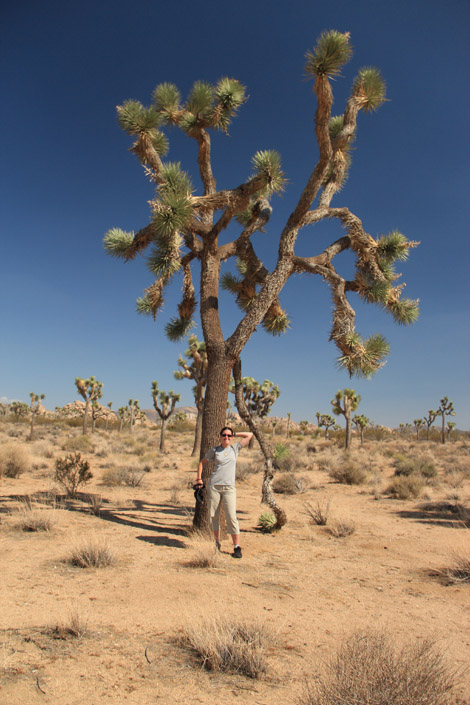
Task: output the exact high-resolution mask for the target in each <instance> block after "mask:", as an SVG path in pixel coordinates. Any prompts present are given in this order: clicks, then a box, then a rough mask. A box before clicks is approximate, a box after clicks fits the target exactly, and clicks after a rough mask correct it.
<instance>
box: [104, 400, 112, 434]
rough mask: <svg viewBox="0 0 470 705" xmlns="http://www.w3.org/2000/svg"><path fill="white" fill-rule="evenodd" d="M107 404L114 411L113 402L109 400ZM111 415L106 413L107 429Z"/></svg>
mask: <svg viewBox="0 0 470 705" xmlns="http://www.w3.org/2000/svg"><path fill="white" fill-rule="evenodd" d="M107 406H108V409H109V410H110V411H111V412H112V410H113V402H112V401H108V405H107ZM109 417H110V414H106V431H107V430H108V424H109Z"/></svg>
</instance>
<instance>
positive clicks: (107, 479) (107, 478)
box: [101, 465, 148, 487]
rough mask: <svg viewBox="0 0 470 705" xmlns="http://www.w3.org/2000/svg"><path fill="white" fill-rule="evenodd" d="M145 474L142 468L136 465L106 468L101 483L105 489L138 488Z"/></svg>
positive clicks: (145, 471)
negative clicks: (123, 486)
mask: <svg viewBox="0 0 470 705" xmlns="http://www.w3.org/2000/svg"><path fill="white" fill-rule="evenodd" d="M147 472H148V471H147V470H146V469H145V468H144V467H141V466H136V465H125V466H121V467H117V468H108V469H107V470H105V471H104V473H103V475H102V477H101V482H102V483H103V485H106V486H107V487H120V486H122V485H125V486H126V487H139V486H140V485H141V484H142V481H143V479H144V477H145V475H146V474H147Z"/></svg>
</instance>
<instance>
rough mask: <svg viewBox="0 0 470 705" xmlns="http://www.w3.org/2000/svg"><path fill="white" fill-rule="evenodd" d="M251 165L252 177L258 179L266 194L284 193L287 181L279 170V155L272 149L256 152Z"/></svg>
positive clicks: (280, 169)
mask: <svg viewBox="0 0 470 705" xmlns="http://www.w3.org/2000/svg"><path fill="white" fill-rule="evenodd" d="M251 163H252V165H253V171H254V177H255V178H259V179H260V182H261V184H262V185H263V187H264V188H265V189H266V191H267V192H268V193H273V192H274V193H281V192H282V191H284V188H285V185H286V182H287V179H286V178H285V176H284V172H283V171H282V168H281V155H280V154H279V152H276V151H275V150H274V149H267V150H263V151H259V152H256V154H255V155H254V156H253V158H252V160H251Z"/></svg>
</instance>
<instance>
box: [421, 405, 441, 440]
mask: <svg viewBox="0 0 470 705" xmlns="http://www.w3.org/2000/svg"><path fill="white" fill-rule="evenodd" d="M437 416H438V413H437V411H434V410H433V409H429V411H428V415H427V416H425V417H424V423H425V424H426V440H427V441H429V429H430V428H431V426H432V425H433V423H434V421H435V420H436V418H437Z"/></svg>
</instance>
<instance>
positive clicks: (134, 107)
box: [117, 100, 161, 135]
mask: <svg viewBox="0 0 470 705" xmlns="http://www.w3.org/2000/svg"><path fill="white" fill-rule="evenodd" d="M117 114H118V120H119V124H120V125H121V127H122V129H123V130H125V132H127V133H128V134H130V135H141V134H144V133H147V134H148V133H150V132H152V130H155V129H156V128H158V127H159V125H160V124H161V117H160V115H159V114H158V113H157V111H156V110H155V109H154V108H144V106H143V105H142V103H140V102H139V101H138V100H126V101H125V103H123V104H122V105H118V106H117Z"/></svg>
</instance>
